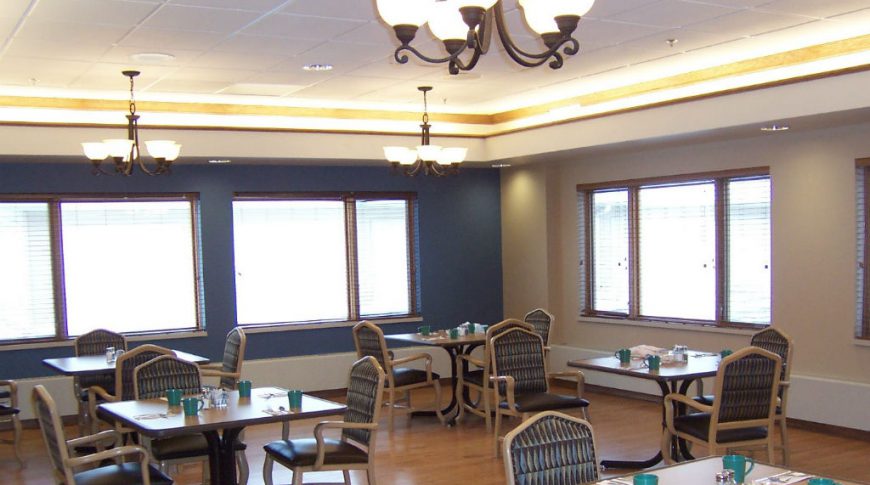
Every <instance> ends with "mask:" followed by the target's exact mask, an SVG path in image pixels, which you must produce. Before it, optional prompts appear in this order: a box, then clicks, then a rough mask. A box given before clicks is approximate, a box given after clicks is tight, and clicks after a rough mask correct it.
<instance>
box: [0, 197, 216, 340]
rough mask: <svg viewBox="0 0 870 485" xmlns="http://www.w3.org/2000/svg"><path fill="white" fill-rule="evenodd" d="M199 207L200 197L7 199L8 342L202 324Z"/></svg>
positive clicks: (0, 285)
mask: <svg viewBox="0 0 870 485" xmlns="http://www.w3.org/2000/svg"><path fill="white" fill-rule="evenodd" d="M195 205H196V198H195V196H192V195H186V196H167V197H159V198H155V197H130V198H126V199H123V200H119V199H111V198H95V197H89V198H82V197H39V196H33V197H30V196H28V197H21V198H14V199H10V198H6V199H3V198H0V263H2V267H3V268H4V271H3V273H2V275H0V330H2V332H3V340H7V341H17V340H25V339H65V338H68V337H74V336H77V335H81V334H83V333H86V332H88V331H90V330H93V329H95V328H107V329H110V330H113V331H116V332H122V333H133V332H153V331H167V330H184V329H197V328H200V327H201V326H200V324H199V317H198V315H199V313H200V312H199V308H200V304H201V303H200V300H201V299H200V298H198V295H199V290H198V287H199V284H198V282H199V271H198V270H197V265H198V263H197V261H198V258H197V253H196V248H197V244H196V233H195V230H194V228H195V225H194V215H195ZM157 301H159V304H155V302H157Z"/></svg>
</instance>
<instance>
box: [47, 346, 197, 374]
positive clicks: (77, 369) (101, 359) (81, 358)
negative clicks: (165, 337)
mask: <svg viewBox="0 0 870 485" xmlns="http://www.w3.org/2000/svg"><path fill="white" fill-rule="evenodd" d="M173 352H175V356H176V357H178V358H179V359H181V360H186V361H188V362H193V363H194V364H208V363H209V359H208V357H203V356H201V355H196V354H190V353H187V352H182V351H180V350H173ZM42 363H43V365H45V366H47V367H50V368H52V369H54V370H55V371H57V372H59V373H61V374H63V375H67V376H86V375H98V374H113V373H114V372H115V362H108V361H106V356H105V355H77V356H72V357H57V358H53V359H42Z"/></svg>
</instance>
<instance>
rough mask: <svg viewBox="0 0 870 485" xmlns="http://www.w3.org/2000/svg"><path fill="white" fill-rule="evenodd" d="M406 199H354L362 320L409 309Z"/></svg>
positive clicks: (403, 313) (406, 311) (408, 246)
mask: <svg viewBox="0 0 870 485" xmlns="http://www.w3.org/2000/svg"><path fill="white" fill-rule="evenodd" d="M408 233H409V232H408V202H407V201H406V200H357V201H356V236H357V258H358V261H359V263H358V278H359V312H360V316H361V317H370V316H375V315H407V314H408V313H410V310H411V307H410V305H411V303H410V294H411V288H412V284H411V280H410V276H411V273H410V261H411V259H410V255H409V253H408V251H409V248H410V245H409V242H408Z"/></svg>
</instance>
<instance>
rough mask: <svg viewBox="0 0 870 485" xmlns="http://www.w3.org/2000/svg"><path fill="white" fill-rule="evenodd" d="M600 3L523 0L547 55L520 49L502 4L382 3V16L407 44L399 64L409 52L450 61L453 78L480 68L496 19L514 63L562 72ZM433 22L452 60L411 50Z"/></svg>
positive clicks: (478, 0)
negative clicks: (583, 24) (580, 27)
mask: <svg viewBox="0 0 870 485" xmlns="http://www.w3.org/2000/svg"><path fill="white" fill-rule="evenodd" d="M594 1H595V0H519V5H520V7H522V10H523V14H524V16H525V19H526V23H527V24H528V25H529V27H531V29H532V30H534V31H535V32H536V33H537V34H538V35H539V36H540V37H541V40H543V42H544V45H545V46H546V50H544V51H543V52H526V51H524V50H522V49H521V48H520V47H519V46H517V45H516V43H515V42H514V40H513V39H512V38H511V35H510V33H509V32H508V29H507V24H506V23H505V18H504V6H503V5H502V2H501V0H377V6H378V13H379V14H380V16H381V18H382V19H384V21H385V22H386V23H388V24H389V25H390V26H391V27H392V28H393V30H394V31H395V33H396V37H397V38H398V39H399V42H401V43H402V45H401V46H399V48H397V49H396V52H395V54H394V57H395V58H396V62H398V63H400V64H405V63H407V62H408V55H407V54H406V52H410V53H412V54H414V55H415V56H417V57H418V58H420V59H422V60H423V61H426V62H430V63H445V62H446V63H448V70H449V71H450V74H459V71H470V70H471V69H474V66H476V65H477V61H478V60H480V56H481V55H483V54H486V53H487V51H488V50H489V46H490V40H491V37H492V35H493V32H492V30H493V29H492V26H493V20H495V29H496V32H497V33H498V38H499V39H500V40H501V43H502V45H504V49H505V52H506V53H507V54H508V55H509V56H510V58H511V59H513V60H514V62H516V63H517V64H519V65H521V66H524V67H536V66H540V65H542V64H544V63H545V62H547V61H549V66H550V68H552V69H559V68H560V67H562V64H563V62H564V59H563V57H562V53H564V54H567V55H574V54H577V53H578V52H579V51H580V43H579V42H578V41H577V39H575V38H574V37H572V36H571V35H572V34H573V33H574V31H575V30H576V29H577V24H578V23H579V22H580V17H582V16H583V15H585V14H586V12H588V11H589V9H590V8H592V4H593V3H594ZM427 22H428V24H429V29H430V30H431V31H432V33H433V34H434V35H435V37H438V39H440V40H441V41H442V42H443V43H444V48H445V50H446V51H447V55H446V56H444V57H429V56H426V55H425V54H423V53H422V52H420V51H418V50H417V49H415V48H414V47H412V46H411V41H413V40H414V37H415V36H416V35H417V30H418V29H419V28H420V27H421V26H422V25H423V24H425V23H427ZM563 46H564V49H563V50H562V52H561V53H560V52H559V49H561V48H562V47H563ZM466 53H467V54H466Z"/></svg>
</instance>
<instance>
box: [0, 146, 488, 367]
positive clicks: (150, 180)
mask: <svg viewBox="0 0 870 485" xmlns="http://www.w3.org/2000/svg"><path fill="white" fill-rule="evenodd" d="M261 191H262V192H293V191H306V192H311V191H342V192H344V191H414V192H416V193H417V196H418V202H419V220H418V224H419V247H418V252H419V267H418V270H419V282H420V295H421V310H422V314H423V318H424V320H425V323H427V324H430V325H432V326H433V327H434V328H448V327H452V326H455V325H457V324H459V323H461V322H465V321H475V322H481V323H493V322H496V321H499V320H501V318H502V272H501V216H500V208H499V207H500V205H499V204H500V202H499V197H500V194H499V172H498V171H497V170H491V169H468V170H464V171H463V172H462V173H461V174H460V175H459V176H458V177H446V178H433V177H423V176H418V177H414V178H409V177H404V176H399V175H392V174H391V173H390V171H389V169H388V168H386V167H337V166H329V167H312V166H280V165H185V164H184V162H183V161H182V162H180V163H179V164H178V165H177V166H176V167H175V172H174V173H173V174H172V175H171V176H168V177H167V176H161V177H148V176H145V175H142V174H136V175H134V176H132V177H94V176H92V175H90V171H89V165H88V164H87V162H84V161H78V160H76V161H75V162H63V163H0V194H13V193H18V194H20V193H39V194H45V193H110V194H118V195H123V194H124V193H131V194H133V193H160V192H175V193H177V192H198V193H199V194H200V205H201V207H200V209H201V224H202V267H203V292H204V295H205V322H206V325H207V330H208V337H206V338H185V339H174V340H157V341H155V342H154V343H156V344H158V345H165V346H168V347H171V348H175V349H179V350H184V351H188V352H193V353H197V354H202V355H206V356H208V357H210V358H212V359H219V358H220V356H221V354H222V352H223V345H224V337H225V335H226V333H227V332H228V331H229V330H230V329H231V328H232V327H233V325H235V315H236V309H235V291H234V278H233V240H232V196H233V193H234V192H261ZM106 257H107V258H111V257H118V252H117V250H116V249H115V250H110V248H106ZM131 257H135V255H131ZM278 283H279V284H280V282H278ZM99 291H105V292H107V295H106V296H107V298H108V297H110V294H109V292H110V291H111V290H110V289H108V288H106V289H101V290H99ZM159 297H160V293H159V289H155V291H154V293H153V294H148V295H142V298H146V299H149V300H152V301H154V302H155V304H159ZM417 325H418V324H392V325H389V326H387V327H385V330H386V331H387V332H393V333H400V332H410V331H414V329H415V328H416V326H417ZM135 345H139V343H138V342H137V343H136V344H135ZM351 350H353V340H352V338H351V333H350V328H349V327H347V328H331V329H313V330H297V331H284V332H268V333H256V334H249V335H248V349H247V353H246V357H247V358H248V359H262V358H275V357H285V356H295V355H310V354H322V353H331V352H345V351H351ZM72 353H73V351H72V348H71V347H59V348H57V347H56V348H44V349H28V350H5V351H4V350H3V348H2V346H0V369H2V371H0V377H2V378H7V379H9V378H25V377H34V376H41V375H52V371H51V370H50V369H48V368H46V367H44V366H43V365H42V363H41V361H42V359H43V358H46V357H60V356H67V355H72Z"/></svg>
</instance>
